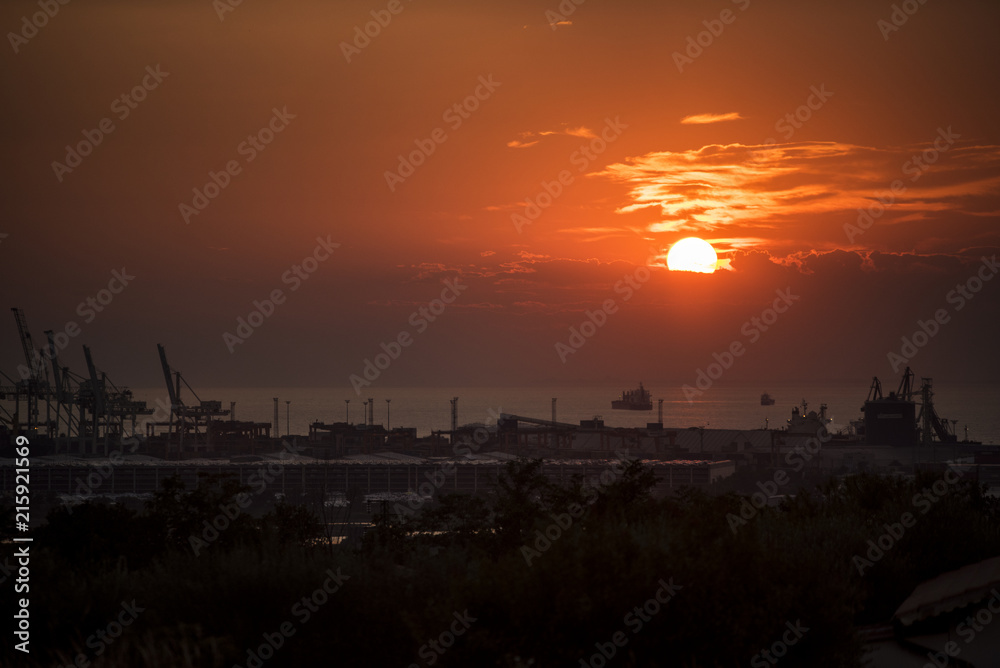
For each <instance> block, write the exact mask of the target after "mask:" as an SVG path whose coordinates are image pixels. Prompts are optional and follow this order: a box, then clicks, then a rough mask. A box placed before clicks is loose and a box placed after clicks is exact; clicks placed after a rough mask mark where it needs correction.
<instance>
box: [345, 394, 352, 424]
mask: <svg viewBox="0 0 1000 668" xmlns="http://www.w3.org/2000/svg"><path fill="white" fill-rule="evenodd" d="M344 413H346V415H345V416H344V419H345V420H346V421H347V424H351V400H350V399H344Z"/></svg>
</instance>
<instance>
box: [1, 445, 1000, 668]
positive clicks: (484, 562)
mask: <svg viewBox="0 0 1000 668" xmlns="http://www.w3.org/2000/svg"><path fill="white" fill-rule="evenodd" d="M654 483H655V480H654V478H653V475H652V472H651V470H650V469H648V468H645V467H643V466H642V465H641V464H638V463H635V462H633V463H623V464H621V465H619V467H618V468H617V470H615V471H612V472H611V473H610V474H608V475H605V476H604V477H602V478H601V479H598V480H593V481H584V480H579V479H577V480H574V481H573V482H572V483H571V484H569V485H566V486H558V485H554V484H552V483H550V482H549V481H548V479H547V478H545V476H543V475H542V473H541V462H540V461H533V460H521V461H518V462H512V463H510V464H509V465H508V466H507V467H506V469H505V471H504V474H503V475H502V476H501V479H500V480H499V482H498V484H497V486H496V488H495V491H494V493H493V494H491V495H489V496H485V497H471V496H462V495H445V496H441V497H439V498H438V499H437V500H436V502H435V503H434V504H432V505H431V504H428V506H427V507H426V508H422V509H421V510H420V511H419V512H416V511H411V510H409V508H408V507H406V506H396V505H393V504H389V505H387V506H386V507H385V512H384V513H383V514H381V515H380V516H378V517H376V520H375V523H374V526H373V527H372V528H371V529H370V530H369V531H368V532H367V533H366V535H365V536H364V539H363V541H361V542H360V543H353V544H347V543H345V544H341V545H337V546H331V545H330V544H328V543H327V542H326V541H323V540H318V539H321V538H322V536H323V535H324V534H323V527H322V525H321V524H320V523H319V522H318V520H317V517H316V516H315V515H314V514H313V513H312V512H311V511H310V510H307V509H306V508H304V507H301V506H292V505H286V504H279V505H278V506H277V507H275V508H274V509H272V510H270V511H269V512H267V513H264V514H260V513H259V512H256V513H251V512H249V510H248V509H245V508H243V507H242V506H241V502H245V501H246V497H241V494H246V493H247V491H248V490H247V489H246V488H243V487H240V485H239V484H238V483H235V482H233V481H230V480H226V479H224V478H218V477H209V478H206V479H205V480H203V481H202V483H201V484H199V486H198V487H197V488H196V489H193V490H186V489H184V488H183V486H182V485H180V483H179V482H177V481H176V480H172V481H170V482H168V483H167V484H165V485H164V486H163V488H162V489H161V490H160V492H159V493H158V494H157V495H156V496H155V498H154V499H152V500H151V501H150V502H149V503H147V504H146V506H145V508H144V509H143V510H142V511H141V512H136V511H134V510H127V509H124V508H122V507H118V506H114V505H101V504H98V503H87V504H84V505H82V506H78V507H76V508H75V509H73V510H72V512H70V511H69V510H67V509H60V510H56V511H54V512H52V513H51V514H50V516H49V518H48V521H47V524H46V525H45V526H44V527H43V528H41V529H40V530H38V531H36V532H35V535H36V539H35V543H34V547H33V549H32V562H31V566H32V574H31V610H32V612H33V614H32V642H31V649H32V653H31V655H30V661H29V662H28V663H26V662H25V661H24V659H25V658H26V657H24V655H22V654H17V655H15V653H14V651H13V648H12V647H11V646H10V645H9V644H6V645H5V647H4V649H2V650H0V664H3V665H31V664H30V662H32V661H33V662H34V665H38V666H53V665H60V666H61V665H71V664H73V665H78V666H84V665H86V664H85V663H84V662H90V663H91V664H92V665H95V666H106V667H108V668H116V667H118V666H122V667H124V666H130V667H131V666H152V667H159V666H171V667H176V666H226V667H227V668H228V667H230V666H241V667H243V666H260V665H263V666H268V667H270V666H311V665H328V664H332V665H338V666H410V665H414V664H415V665H417V666H428V665H434V666H510V667H513V666H553V665H566V666H580V665H604V662H603V661H600V660H598V659H596V658H595V659H594V661H593V662H591V658H592V657H594V656H595V655H597V656H600V652H601V648H603V649H604V651H605V653H610V652H611V651H612V650H613V651H614V656H613V657H612V658H610V659H608V660H607V661H606V663H607V665H608V666H690V667H695V666H736V665H748V664H749V663H750V661H751V659H752V657H754V656H755V655H756V654H757V653H758V652H760V651H761V650H763V649H766V648H769V647H770V646H771V645H772V644H773V643H774V642H775V641H777V640H779V639H780V638H781V636H782V634H783V633H784V631H785V630H786V628H787V627H786V623H791V624H793V625H794V624H796V623H800V624H801V627H803V628H807V629H808V631H806V632H805V633H804V634H803V636H802V638H801V640H799V641H798V642H796V644H795V645H794V646H792V647H791V648H790V650H789V653H788V655H787V656H786V657H784V658H783V659H782V664H783V665H788V666H797V665H801V666H831V667H832V666H859V665H862V660H863V657H862V648H861V643H860V641H859V638H858V633H857V628H858V626H859V625H862V624H866V623H871V622H881V621H888V620H889V619H890V618H891V616H892V613H893V611H894V610H895V609H896V607H897V606H898V605H899V604H900V603H901V602H902V600H903V599H905V597H906V596H907V595H909V593H910V592H911V591H912V589H913V587H915V586H916V585H917V584H918V583H919V582H920V581H922V580H924V579H926V578H928V577H932V576H934V575H936V574H938V573H940V572H942V571H946V570H950V569H953V568H957V567H960V566H962V565H965V564H967V563H971V562H974V561H977V560H980V559H984V558H987V557H990V556H995V555H996V554H998V553H1000V509H998V506H997V503H996V502H995V501H994V500H992V499H990V498H989V497H986V496H985V495H984V494H983V490H982V489H980V488H979V487H978V486H977V485H975V484H972V483H969V482H966V481H958V482H952V483H946V482H945V481H942V480H941V479H940V478H934V477H928V476H921V477H918V478H917V479H915V480H913V479H910V480H906V479H900V478H889V477H878V476H872V475H857V476H851V477H847V478H844V479H842V480H830V481H828V482H826V483H824V484H822V485H820V486H818V487H817V488H816V489H815V490H814V491H812V492H808V493H802V494H799V495H797V496H795V497H794V498H789V499H788V500H786V501H785V502H784V503H783V504H782V505H781V506H780V507H778V508H767V507H765V508H762V509H755V512H754V514H753V515H752V516H751V517H749V519H742V516H740V513H741V509H742V511H743V512H744V513H745V514H746V515H750V513H748V512H746V508H747V507H748V506H747V504H748V503H750V499H748V497H744V496H740V495H737V494H735V493H726V494H721V495H710V494H707V493H704V492H699V491H694V490H685V491H683V492H682V493H680V494H678V495H676V496H673V497H669V498H665V499H655V498H652V496H651V494H650V490H651V489H652V487H653V485H654ZM935 485H936V488H935ZM941 491H943V492H944V493H941V494H938V493H937V492H941ZM928 495H929V496H928ZM931 498H933V500H931ZM751 507H752V506H751ZM234 508H239V509H240V512H238V513H237V512H236V511H235V510H234ZM226 509H228V514H229V515H232V516H233V517H228V516H227V510H226ZM905 513H911V514H912V515H913V518H914V522H913V523H911V526H909V527H903V528H904V529H905V530H904V531H903V532H902V533H901V534H900V533H899V532H898V531H896V530H895V529H893V527H894V525H896V524H900V526H902V518H903V517H904V514H905ZM5 516H6V509H3V510H2V512H0V517H5ZM220 516H221V517H226V520H225V521H223V520H220V519H219V517H220ZM733 517H740V518H741V520H742V522H734V521H733V519H732V518H733ZM213 523H214V524H213ZM5 525H6V522H5ZM223 525H225V528H224V529H219V528H217V529H216V535H215V537H214V538H212V535H213V533H212V531H211V530H209V529H208V528H207V527H212V526H217V527H221V526H223ZM887 525H888V528H887ZM890 530H892V531H896V533H897V534H899V535H898V537H893V538H892V541H891V545H890V544H889V541H888V540H883V541H882V545H883V546H888V549H884V550H881V556H880V557H879V558H877V559H872V558H870V557H872V556H875V555H876V554H877V553H876V552H872V553H871V554H868V553H869V551H870V544H869V541H873V544H875V545H878V539H879V537H880V536H882V535H883V534H886V533H887V531H890ZM890 534H891V531H890ZM192 537H194V538H195V539H196V540H192ZM198 540H201V541H204V542H205V545H200V544H199V543H198ZM7 548H8V549H7V550H5V551H6V552H8V553H9V548H10V545H9V544H8V545H7ZM866 555H867V556H866ZM859 556H860V558H861V559H862V560H863V561H861V562H859V561H858V557H859ZM3 586H5V587H7V586H10V579H8V581H7V582H6V583H5V584H4V585H3ZM324 587H325V589H324ZM658 595H659V597H660V600H657V596H658ZM5 598H6V597H5ZM133 601H134V604H133V603H132V602H133ZM663 601H666V602H663ZM123 604H124V607H123ZM128 606H133V609H136V610H138V609H139V608H141V609H142V610H141V612H139V613H138V614H137V615H136V617H135V620H134V621H129V623H128V624H124V625H123V627H115V626H114V625H113V624H114V623H115V622H116V621H117V620H119V619H122V616H123V612H122V611H123V610H124V609H125V608H127V607H128ZM282 629H285V632H284V633H283V632H282ZM98 632H101V633H98ZM112 632H117V633H115V634H113V635H114V637H112ZM616 633H620V634H621V635H620V636H618V639H619V643H618V645H615V644H614V642H613V640H612V639H613V638H614V637H615V634H616ZM622 640H624V642H621V641H622ZM439 650H440V651H439ZM581 660H582V662H583V663H582V664H581Z"/></svg>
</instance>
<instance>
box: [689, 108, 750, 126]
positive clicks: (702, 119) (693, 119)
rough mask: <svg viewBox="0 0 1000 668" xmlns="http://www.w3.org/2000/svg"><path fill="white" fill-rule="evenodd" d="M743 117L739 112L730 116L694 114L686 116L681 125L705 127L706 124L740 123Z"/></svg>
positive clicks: (729, 114) (732, 112)
mask: <svg viewBox="0 0 1000 668" xmlns="http://www.w3.org/2000/svg"><path fill="white" fill-rule="evenodd" d="M742 119H743V117H742V116H740V114H739V112H738V111H731V112H729V113H728V114H694V115H692V116H685V117H684V118H682V119H681V123H684V124H685V125H705V124H706V123H723V122H725V121H739V120H742Z"/></svg>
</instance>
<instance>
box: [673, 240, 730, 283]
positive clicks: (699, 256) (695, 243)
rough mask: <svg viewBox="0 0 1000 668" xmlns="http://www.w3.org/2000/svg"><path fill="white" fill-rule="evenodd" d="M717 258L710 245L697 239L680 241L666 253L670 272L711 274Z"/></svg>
mask: <svg viewBox="0 0 1000 668" xmlns="http://www.w3.org/2000/svg"><path fill="white" fill-rule="evenodd" d="M718 259H719V257H718V256H717V255H716V254H715V249H714V248H712V244H710V243H708V242H707V241H705V240H704V239H699V238H698V237H688V238H687V239H681V240H680V241H678V242H677V243H675V244H674V245H673V246H671V248H670V252H669V253H667V268H668V269H669V270H670V271H697V272H699V273H702V274H711V273H712V272H714V271H715V265H716V263H717V262H718Z"/></svg>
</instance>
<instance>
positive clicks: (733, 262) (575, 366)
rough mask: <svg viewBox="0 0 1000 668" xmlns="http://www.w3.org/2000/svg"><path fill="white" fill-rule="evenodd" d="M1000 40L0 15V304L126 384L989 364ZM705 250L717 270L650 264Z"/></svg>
mask: <svg viewBox="0 0 1000 668" xmlns="http://www.w3.org/2000/svg"><path fill="white" fill-rule="evenodd" d="M44 7H49V10H48V11H49V13H50V14H51V16H49V15H45V14H44V11H45V10H44ZM53 7H55V8H53ZM998 24H1000V5H997V4H996V3H995V2H992V1H987V0H982V1H975V0H956V1H953V2H948V3H945V2H939V1H934V0H932V1H930V2H925V3H923V4H921V3H919V2H916V0H911V1H910V2H904V3H896V4H893V3H891V2H870V1H865V2H862V1H860V0H845V1H841V2H813V1H807V2H795V3H793V2H790V1H787V2H785V1H782V2H779V1H776V0H772V1H771V2H765V1H763V0H738V1H730V0H713V1H697V2H696V1H678V2H671V3H658V2H627V1H626V2H616V3H611V2H603V1H601V0H585V1H584V2H579V4H577V3H576V2H572V1H571V0H564V1H563V2H562V3H561V4H560V3H559V2H557V1H556V0H546V1H538V2H530V1H527V0H523V1H521V0H515V1H512V2H503V3H501V2H457V1H450V0H413V1H409V0H398V1H397V0H394V1H393V2H382V1H381V0H377V1H375V2H368V1H367V0H366V1H364V2H355V1H345V2H337V3H327V2H318V1H316V2H313V1H300V2H295V3H259V2H250V1H247V2H242V3H239V4H230V3H229V2H227V1H226V0H217V1H216V2H211V1H209V0H198V1H197V2H195V1H183V0H181V1H172V2H166V1H160V0H151V1H148V2H143V3H130V2H120V1H114V2H112V1H109V0H94V1H92V2H87V3H83V2H79V3H77V2H71V3H68V4H65V5H58V4H57V3H54V2H53V3H52V6H49V5H46V3H45V2H44V1H43V2H41V3H31V2H13V1H12V2H5V3H3V5H2V6H0V27H2V28H3V31H4V33H5V34H6V41H7V45H6V46H5V47H4V48H5V49H6V52H5V53H3V55H2V56H0V58H3V65H2V68H0V78H2V79H0V80H2V86H3V90H4V96H5V97H4V104H3V105H2V107H0V120H2V128H3V129H2V133H3V147H4V153H5V160H4V161H3V164H2V167H0V169H2V170H3V171H2V176H3V182H4V187H3V196H2V198H0V285H2V286H3V287H2V288H0V290H2V294H3V295H4V297H5V298H6V299H5V300H4V301H5V302H6V304H5V305H6V306H7V307H19V308H21V309H23V310H24V313H25V315H26V318H27V322H28V325H29V327H30V329H31V333H32V336H33V337H34V343H35V345H36V347H41V345H42V344H43V343H44V334H43V332H44V331H45V330H53V331H54V332H55V333H61V336H58V337H57V348H58V352H59V360H60V364H61V365H63V366H69V367H70V368H72V369H73V370H74V371H75V372H77V373H84V372H85V366H84V361H83V353H82V346H83V345H87V346H89V347H90V349H91V350H92V352H93V354H94V359H95V362H96V364H97V366H98V368H99V369H101V370H103V371H105V372H106V373H108V375H109V377H110V378H111V379H112V380H114V382H116V383H117V384H119V385H130V386H134V387H148V386H152V385H154V384H157V383H159V382H160V380H161V378H162V372H161V370H160V366H159V361H158V357H157V353H156V347H155V344H157V343H162V344H164V345H165V346H166V349H167V354H168V357H169V358H170V361H171V364H172V365H173V366H174V367H175V368H177V369H179V370H181V371H182V372H183V373H184V375H185V377H186V378H187V379H188V380H189V382H192V383H193V384H198V385H201V386H214V387H218V386H247V387H264V386H336V387H346V386H349V385H351V384H352V383H353V384H358V383H360V382H361V381H364V382H365V383H370V385H365V386H364V387H375V388H377V387H378V386H379V385H386V386H395V387H401V386H423V385H426V386H436V387H445V386H472V385H475V386H482V385H490V384H498V385H515V386H516V385H527V384H563V385H564V384H567V383H586V382H613V383H615V384H620V385H622V386H623V387H626V386H630V385H633V384H635V383H636V382H637V381H638V380H640V379H643V380H646V381H647V384H649V381H650V379H657V380H660V381H662V382H666V383H671V384H675V385H677V386H680V385H682V384H695V383H696V382H697V380H698V379H699V378H700V377H701V376H702V375H705V376H707V375H709V374H711V375H713V376H715V377H714V378H711V379H710V380H711V381H712V382H720V383H725V382H735V381H741V382H743V381H755V380H758V379H759V380H760V381H761V382H762V383H764V382H766V381H767V380H768V379H810V380H812V381H815V380H823V379H829V380H853V379H858V381H859V384H860V385H861V387H866V386H867V383H868V381H869V380H870V378H871V377H872V376H873V375H878V376H880V377H883V378H885V379H887V384H888V385H891V386H895V384H896V382H895V380H896V379H898V377H899V374H900V372H901V371H902V368H903V367H904V366H906V365H907V364H909V365H910V366H912V367H913V368H914V370H915V371H916V373H917V375H918V376H933V377H935V378H936V379H938V378H940V379H942V380H944V379H947V380H949V381H962V382H965V381H987V380H994V379H995V378H996V377H997V375H998V373H1000V356H998V355H997V351H996V348H995V346H996V344H995V340H996V336H995V328H996V325H997V323H998V322H1000V280H995V281H994V280H992V279H993V278H994V276H995V274H996V273H997V272H1000V267H997V266H996V265H995V264H994V263H993V258H995V256H996V254H997V252H998V250H1000V228H998V218H1000V196H998V193H1000V150H998V147H1000V113H998V112H1000V109H998V106H1000V104H998V93H997V89H996V86H995V79H996V74H997V71H998V64H1000V43H998V42H997V41H996V39H995V35H996V31H997V28H998ZM366 30H367V34H366V32H365V31H366ZM691 236H694V237H699V238H702V239H705V240H706V241H708V242H709V243H711V244H712V245H713V246H714V247H715V249H716V251H717V253H718V257H719V263H718V269H717V271H715V272H714V273H712V274H696V273H691V272H680V271H668V270H667V268H666V266H665V263H664V258H665V256H666V253H667V251H668V250H669V249H670V247H671V246H672V244H674V243H675V242H676V241H678V240H680V239H682V238H685V237H691ZM88 300H91V301H88ZM8 313H9V311H8ZM3 317H4V318H7V321H6V323H5V324H2V325H0V371H3V372H4V373H5V374H7V375H8V376H10V377H12V378H15V379H16V378H17V374H18V365H19V364H23V363H24V359H23V355H22V352H21V348H20V344H19V340H18V335H17V329H16V326H15V322H14V318H13V316H12V315H7V316H3ZM380 355H381V357H380ZM713 364H715V365H716V366H715V367H713V366H712V365H713ZM366 373H367V376H366V375H365V374H366ZM6 382H7V381H4V383H6ZM704 382H705V381H703V383H704Z"/></svg>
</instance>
